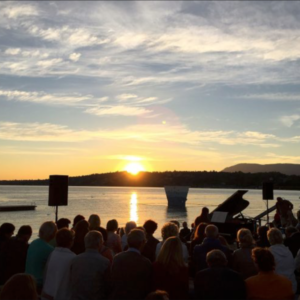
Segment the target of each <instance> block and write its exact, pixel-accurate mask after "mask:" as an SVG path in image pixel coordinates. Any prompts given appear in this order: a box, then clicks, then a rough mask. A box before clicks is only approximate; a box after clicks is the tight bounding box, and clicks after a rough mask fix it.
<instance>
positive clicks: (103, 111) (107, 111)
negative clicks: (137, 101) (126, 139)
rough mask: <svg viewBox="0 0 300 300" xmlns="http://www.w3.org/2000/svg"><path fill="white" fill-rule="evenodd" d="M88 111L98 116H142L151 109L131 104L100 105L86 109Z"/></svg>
mask: <svg viewBox="0 0 300 300" xmlns="http://www.w3.org/2000/svg"><path fill="white" fill-rule="evenodd" d="M85 112H86V113H88V114H92V115H96V116H105V115H107V116H112V115H114V116H129V117H131V116H140V115H145V114H149V113H151V110H148V109H145V108H143V107H130V106H122V105H117V106H98V107H92V108H89V109H87V110H85Z"/></svg>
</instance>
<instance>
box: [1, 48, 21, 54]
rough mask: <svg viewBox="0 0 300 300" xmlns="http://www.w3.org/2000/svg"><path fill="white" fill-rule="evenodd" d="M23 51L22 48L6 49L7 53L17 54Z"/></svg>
mask: <svg viewBox="0 0 300 300" xmlns="http://www.w3.org/2000/svg"><path fill="white" fill-rule="evenodd" d="M20 51H21V49H20V48H8V49H6V50H5V52H4V53H5V54H8V55H17V54H19V53H20Z"/></svg>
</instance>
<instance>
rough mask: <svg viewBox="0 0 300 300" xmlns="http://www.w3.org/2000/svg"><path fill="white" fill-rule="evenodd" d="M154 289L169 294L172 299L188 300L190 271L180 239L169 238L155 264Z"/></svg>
mask: <svg viewBox="0 0 300 300" xmlns="http://www.w3.org/2000/svg"><path fill="white" fill-rule="evenodd" d="M153 288H154V289H155V290H163V291H166V292H168V294H169V296H170V299H188V297H189V294H188V292H189V271H188V267H187V266H186V265H185V263H184V260H183V256H182V244H181V241H180V239H179V238H178V237H169V238H168V239H167V240H166V241H165V242H164V244H163V246H162V248H161V250H160V252H159V255H158V257H157V259H156V261H155V262H154V264H153Z"/></svg>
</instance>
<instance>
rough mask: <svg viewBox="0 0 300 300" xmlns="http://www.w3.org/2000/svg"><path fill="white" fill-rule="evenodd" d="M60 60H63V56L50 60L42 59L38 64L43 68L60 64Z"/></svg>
mask: <svg viewBox="0 0 300 300" xmlns="http://www.w3.org/2000/svg"><path fill="white" fill-rule="evenodd" d="M60 62H62V59H61V58H53V59H48V60H40V61H38V62H37V65H38V66H40V67H43V68H49V67H53V66H55V65H57V64H59V63H60Z"/></svg>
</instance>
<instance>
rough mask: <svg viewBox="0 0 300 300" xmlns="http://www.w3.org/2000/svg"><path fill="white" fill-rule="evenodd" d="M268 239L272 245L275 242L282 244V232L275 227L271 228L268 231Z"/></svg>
mask: <svg viewBox="0 0 300 300" xmlns="http://www.w3.org/2000/svg"><path fill="white" fill-rule="evenodd" d="M268 240H269V242H270V244H271V246H272V245H276V244H282V243H283V236H282V233H281V231H280V230H279V229H277V228H272V229H270V230H269V231H268Z"/></svg>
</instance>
